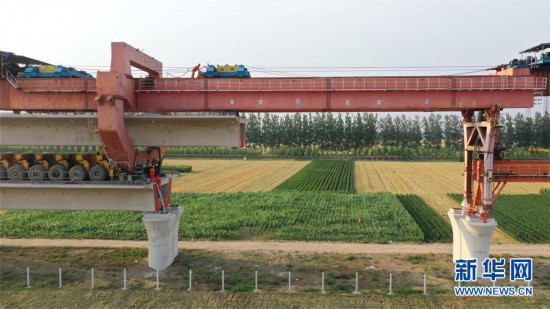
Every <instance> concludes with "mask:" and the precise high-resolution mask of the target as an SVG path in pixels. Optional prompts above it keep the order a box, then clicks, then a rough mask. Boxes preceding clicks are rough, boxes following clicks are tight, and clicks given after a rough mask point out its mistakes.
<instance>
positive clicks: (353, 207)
mask: <svg viewBox="0 0 550 309" xmlns="http://www.w3.org/2000/svg"><path fill="white" fill-rule="evenodd" d="M172 201H173V202H174V203H176V204H181V205H184V208H185V215H184V216H182V221H181V227H180V237H182V238H183V239H213V240H223V239H250V238H262V239H280V240H318V241H348V242H389V241H393V242H395V241H402V242H403V241H415V242H421V241H422V240H423V235H422V231H421V230H420V228H419V227H418V226H417V225H416V223H415V222H414V220H413V219H412V218H411V216H410V215H409V214H408V213H407V211H406V210H405V209H404V208H403V207H402V206H401V204H400V203H399V201H398V200H397V198H396V197H395V195H393V194H390V193H370V194H338V193H332V192H311V193H310V192H251V193H218V194H189V193H187V194H183V193H180V194H178V193H176V194H174V195H173V198H172ZM141 217H142V214H141V213H136V212H122V211H117V212H115V211H111V212H110V211H30V210H29V211H6V212H4V213H3V214H2V215H1V216H0V234H2V235H5V236H7V237H42V238H100V239H136V240H137V239H146V233H145V228H144V226H143V223H142V222H141ZM67 222H69V223H70V224H67ZM38 226H39V227H38ZM98 227H101V228H98Z"/></svg>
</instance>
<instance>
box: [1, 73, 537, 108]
mask: <svg viewBox="0 0 550 309" xmlns="http://www.w3.org/2000/svg"><path fill="white" fill-rule="evenodd" d="M18 82H19V85H20V86H21V89H22V90H20V89H15V88H13V87H11V86H9V85H8V86H5V85H3V84H7V81H5V80H0V89H3V90H7V91H9V94H8V95H4V94H3V95H1V96H0V109H1V110H76V111H96V110H97V102H96V101H94V98H95V97H96V95H105V94H108V95H113V96H115V97H117V98H122V99H124V101H125V104H124V105H125V110H126V111H129V112H132V111H158V112H203V111H204V112H207V111H242V112H317V111H334V112H338V111H343V112H346V111H349V112H356V111H364V112H386V111H387V112H391V111H461V110H467V109H488V108H491V107H492V106H494V105H495V104H499V105H500V106H502V107H503V108H528V107H532V106H533V95H534V93H535V92H537V91H540V89H544V88H545V87H546V83H547V81H546V78H541V77H529V76H521V77H518V76H469V77H341V78H337V77H333V78H321V77H319V78H251V79H191V78H160V79H154V83H153V84H151V82H150V81H148V80H145V79H132V78H129V77H128V76H127V75H125V74H121V73H115V72H100V73H99V74H98V79H97V81H96V80H93V79H91V80H84V79H79V80H75V79H19V80H18ZM96 82H97V85H96Z"/></svg>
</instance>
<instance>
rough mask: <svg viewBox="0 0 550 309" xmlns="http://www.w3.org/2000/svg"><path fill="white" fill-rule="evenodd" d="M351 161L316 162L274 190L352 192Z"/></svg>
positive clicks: (352, 165)
mask: <svg viewBox="0 0 550 309" xmlns="http://www.w3.org/2000/svg"><path fill="white" fill-rule="evenodd" d="M353 167H354V164H353V161H351V160H316V161H313V162H311V163H310V164H308V166H306V167H305V168H303V169H302V170H300V171H299V172H298V173H296V174H295V175H294V176H292V177H290V178H288V179H287V180H286V181H285V182H283V183H281V184H280V185H278V186H277V187H276V188H275V191H279V190H291V191H315V192H320V191H333V192H342V193H352V192H354V188H353V186H354V185H353V181H354V175H353V174H354V171H353Z"/></svg>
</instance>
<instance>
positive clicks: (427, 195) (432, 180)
mask: <svg viewBox="0 0 550 309" xmlns="http://www.w3.org/2000/svg"><path fill="white" fill-rule="evenodd" d="M463 173H464V167H463V163H461V162H392V161H357V162H355V188H356V190H357V192H384V191H386V192H393V193H396V194H416V195H418V196H420V197H421V198H422V199H423V200H424V201H425V202H426V203H427V204H428V205H430V206H431V207H432V208H433V209H435V210H436V211H437V212H438V213H439V214H440V215H441V216H443V217H445V218H447V212H448V211H449V208H452V207H458V203H457V202H456V201H454V200H453V199H451V198H449V197H448V196H447V193H460V192H462V190H463V181H464V180H463ZM541 188H550V184H548V183H509V184H508V185H507V186H506V188H505V189H504V191H503V192H504V193H505V194H518V193H521V194H526V193H539V191H540V189H541ZM514 242H517V241H516V240H515V239H513V238H511V237H510V236H508V235H506V234H505V233H503V232H502V231H499V229H498V228H497V230H496V231H495V233H494V234H493V243H514Z"/></svg>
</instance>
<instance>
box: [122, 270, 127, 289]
mask: <svg viewBox="0 0 550 309" xmlns="http://www.w3.org/2000/svg"><path fill="white" fill-rule="evenodd" d="M122 289H123V290H126V289H128V286H127V285H126V268H124V287H123V288H122Z"/></svg>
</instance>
